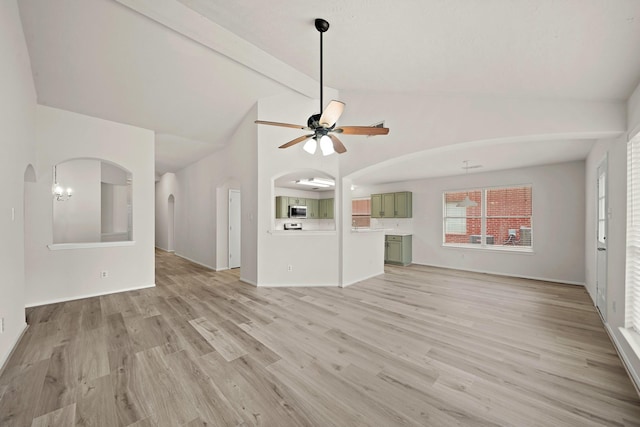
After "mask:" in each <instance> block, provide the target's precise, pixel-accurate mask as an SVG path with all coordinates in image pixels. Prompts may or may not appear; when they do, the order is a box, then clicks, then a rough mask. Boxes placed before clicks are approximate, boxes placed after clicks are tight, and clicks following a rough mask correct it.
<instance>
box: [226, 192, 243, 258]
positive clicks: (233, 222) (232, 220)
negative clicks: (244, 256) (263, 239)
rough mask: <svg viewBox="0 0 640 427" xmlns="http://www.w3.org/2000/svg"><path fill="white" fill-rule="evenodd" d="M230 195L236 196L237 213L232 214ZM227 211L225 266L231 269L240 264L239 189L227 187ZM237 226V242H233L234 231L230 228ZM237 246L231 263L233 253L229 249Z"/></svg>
mask: <svg viewBox="0 0 640 427" xmlns="http://www.w3.org/2000/svg"><path fill="white" fill-rule="evenodd" d="M232 195H233V196H234V197H237V201H238V211H237V213H236V214H235V215H234V211H233V208H232V203H231V201H232ZM228 200H229V211H228V215H229V216H228V218H229V219H228V222H229V224H228V227H229V228H228V242H227V245H228V246H227V266H228V267H229V268H230V269H231V268H238V267H240V266H241V265H240V264H241V250H242V249H241V248H242V246H241V244H242V228H241V222H242V204H241V203H240V202H241V193H240V190H236V189H229V198H228ZM234 226H235V227H237V229H238V234H237V239H238V241H237V242H234V241H233V239H234V238H235V235H236V233H234V232H232V231H235V230H232V227H234ZM236 247H237V248H238V253H237V254H235V258H236V259H234V260H233V263H232V261H231V258H232V255H234V254H233V253H232V251H231V248H236Z"/></svg>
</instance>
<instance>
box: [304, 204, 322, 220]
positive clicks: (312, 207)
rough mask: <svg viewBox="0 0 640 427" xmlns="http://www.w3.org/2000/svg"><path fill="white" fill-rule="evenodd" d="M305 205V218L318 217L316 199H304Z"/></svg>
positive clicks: (318, 211)
mask: <svg viewBox="0 0 640 427" xmlns="http://www.w3.org/2000/svg"><path fill="white" fill-rule="evenodd" d="M306 206H307V218H309V219H318V218H320V210H319V207H318V199H306Z"/></svg>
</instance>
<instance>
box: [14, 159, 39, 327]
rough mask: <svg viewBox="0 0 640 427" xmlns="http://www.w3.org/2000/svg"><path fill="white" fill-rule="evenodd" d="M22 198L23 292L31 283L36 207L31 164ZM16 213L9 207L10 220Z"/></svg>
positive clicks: (34, 182)
mask: <svg viewBox="0 0 640 427" xmlns="http://www.w3.org/2000/svg"><path fill="white" fill-rule="evenodd" d="M22 191H23V199H22V221H23V223H22V227H23V228H22V231H23V235H22V236H23V251H24V258H23V263H24V264H23V268H24V282H25V289H26V290H25V294H28V292H29V289H28V287H29V284H30V283H31V277H30V274H29V272H30V271H31V269H30V268H29V262H30V260H31V258H30V256H29V254H30V253H31V252H32V251H33V246H34V245H33V238H32V232H33V230H32V224H34V221H35V220H34V219H33V218H32V215H33V213H34V212H35V209H34V208H35V207H36V202H35V201H36V197H37V190H36V171H35V169H34V168H33V166H31V165H27V167H26V169H25V170H24V183H23V189H22ZM17 215H18V213H17V212H16V211H15V208H11V220H12V221H15V220H17ZM25 319H26V322H27V323H29V319H28V317H27V315H26V310H25Z"/></svg>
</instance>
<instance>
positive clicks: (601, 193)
mask: <svg viewBox="0 0 640 427" xmlns="http://www.w3.org/2000/svg"><path fill="white" fill-rule="evenodd" d="M597 194H598V208H597V209H598V211H597V215H598V229H597V236H596V237H597V240H596V248H597V254H596V257H597V260H596V270H597V272H596V278H597V279H596V280H597V281H596V307H598V310H600V314H601V315H602V317H603V318H604V319H605V320H606V319H607V229H608V228H607V225H608V222H609V202H608V196H607V158H606V157H605V158H604V160H602V162H601V163H600V165H599V166H598V182H597Z"/></svg>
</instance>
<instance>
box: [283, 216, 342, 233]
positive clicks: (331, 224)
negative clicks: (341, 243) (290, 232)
mask: <svg viewBox="0 0 640 427" xmlns="http://www.w3.org/2000/svg"><path fill="white" fill-rule="evenodd" d="M291 222H295V223H298V222H300V223H302V229H303V230H309V231H313V230H322V231H325V230H335V229H336V223H335V221H334V220H332V219H297V218H277V219H276V223H275V227H276V228H275V229H276V230H284V224H285V223H291Z"/></svg>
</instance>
